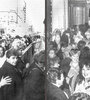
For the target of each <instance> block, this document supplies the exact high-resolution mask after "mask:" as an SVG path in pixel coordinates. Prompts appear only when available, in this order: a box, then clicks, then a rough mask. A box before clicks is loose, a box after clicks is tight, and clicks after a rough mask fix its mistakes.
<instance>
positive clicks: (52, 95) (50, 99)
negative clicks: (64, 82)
mask: <svg viewBox="0 0 90 100" xmlns="http://www.w3.org/2000/svg"><path fill="white" fill-rule="evenodd" d="M46 95H47V97H46V98H47V100H68V99H67V97H66V95H65V94H64V92H63V91H62V90H61V89H60V88H58V87H57V86H55V85H53V84H51V83H49V82H48V83H47V92H46Z"/></svg>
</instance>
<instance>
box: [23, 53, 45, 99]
mask: <svg viewBox="0 0 90 100" xmlns="http://www.w3.org/2000/svg"><path fill="white" fill-rule="evenodd" d="M24 94H25V100H45V52H40V53H39V54H37V55H35V57H34V62H33V63H32V64H31V66H30V67H29V68H28V69H27V72H26V75H25V80H24Z"/></svg>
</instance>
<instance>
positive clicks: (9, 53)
mask: <svg viewBox="0 0 90 100" xmlns="http://www.w3.org/2000/svg"><path fill="white" fill-rule="evenodd" d="M11 56H17V57H18V56H19V54H18V52H17V50H15V49H9V50H8V51H7V52H6V57H7V58H10V57H11Z"/></svg>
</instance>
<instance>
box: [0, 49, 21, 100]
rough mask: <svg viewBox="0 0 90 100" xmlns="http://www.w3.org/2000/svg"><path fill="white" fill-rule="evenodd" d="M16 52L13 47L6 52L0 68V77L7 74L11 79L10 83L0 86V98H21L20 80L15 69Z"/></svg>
mask: <svg viewBox="0 0 90 100" xmlns="http://www.w3.org/2000/svg"><path fill="white" fill-rule="evenodd" d="M17 56H18V53H17V51H16V50H14V49H10V50H8V51H7V52H6V61H5V63H4V64H3V66H2V68H1V69H0V79H1V78H2V76H3V77H6V76H9V77H10V78H11V79H12V81H11V84H10V85H5V86H3V87H1V88H0V100H22V80H21V77H20V74H19V71H18V70H17V69H16V63H17V60H18V59H17Z"/></svg>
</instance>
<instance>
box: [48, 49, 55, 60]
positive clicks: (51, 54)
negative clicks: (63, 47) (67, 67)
mask: <svg viewBox="0 0 90 100" xmlns="http://www.w3.org/2000/svg"><path fill="white" fill-rule="evenodd" d="M55 56H56V54H55V50H54V49H50V50H49V58H54V57H55Z"/></svg>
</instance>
